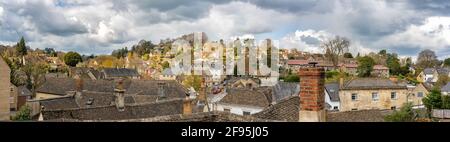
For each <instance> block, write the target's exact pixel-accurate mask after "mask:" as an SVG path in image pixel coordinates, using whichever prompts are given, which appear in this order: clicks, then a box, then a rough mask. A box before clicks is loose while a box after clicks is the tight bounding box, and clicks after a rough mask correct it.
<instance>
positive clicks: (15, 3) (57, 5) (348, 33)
mask: <svg viewBox="0 0 450 142" xmlns="http://www.w3.org/2000/svg"><path fill="white" fill-rule="evenodd" d="M192 32H205V33H206V34H207V36H208V38H209V39H210V40H219V39H225V40H231V39H233V38H236V37H252V38H255V39H256V40H262V39H266V38H271V39H273V40H277V41H279V43H280V45H279V46H280V48H290V49H291V48H296V49H298V50H301V51H308V52H321V49H320V48H319V46H320V43H321V42H322V41H326V40H329V39H330V38H333V37H335V36H342V37H346V38H348V39H350V41H351V47H350V52H352V53H354V54H356V53H358V52H360V53H362V54H364V53H369V52H378V51H379V50H381V49H386V50H387V51H388V52H395V53H397V54H399V55H400V56H411V57H413V58H415V56H417V54H418V53H419V52H420V51H421V50H424V49H431V50H433V51H435V52H436V53H437V55H438V56H439V58H440V59H444V58H448V57H450V1H448V0H276V1H275V0H241V1H240V0H233V1H227V0H196V1H188V0H146V1H142V0H95V1H92V0H0V33H1V34H0V44H14V43H16V42H17V41H18V40H19V38H20V37H21V36H24V38H25V39H26V41H27V44H28V45H29V46H31V47H32V48H40V49H43V48H55V49H56V50H62V51H77V52H80V53H82V54H109V53H111V51H112V50H114V49H118V48H122V47H126V46H128V47H130V46H132V45H134V44H137V43H138V41H139V40H142V39H144V40H151V41H152V42H153V43H159V41H160V39H166V38H176V37H179V36H181V35H183V34H189V33H192Z"/></svg>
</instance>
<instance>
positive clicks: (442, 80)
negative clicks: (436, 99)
mask: <svg viewBox="0 0 450 142" xmlns="http://www.w3.org/2000/svg"><path fill="white" fill-rule="evenodd" d="M449 81H450V78H449V77H448V76H447V75H439V76H438V80H437V82H436V87H439V88H440V87H442V86H445V85H447V83H448V82H449Z"/></svg>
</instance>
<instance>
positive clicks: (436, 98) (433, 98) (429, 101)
mask: <svg viewBox="0 0 450 142" xmlns="http://www.w3.org/2000/svg"><path fill="white" fill-rule="evenodd" d="M422 102H423V104H424V105H425V107H426V108H427V111H428V113H430V112H431V110H432V109H440V108H441V107H442V95H441V90H439V88H437V87H434V88H433V89H432V90H431V92H430V93H429V94H428V95H427V96H426V97H425V98H423V99H422Z"/></svg>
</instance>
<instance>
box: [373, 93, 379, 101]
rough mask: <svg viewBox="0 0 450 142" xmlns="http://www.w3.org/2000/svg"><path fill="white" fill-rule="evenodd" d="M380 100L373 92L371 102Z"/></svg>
mask: <svg viewBox="0 0 450 142" xmlns="http://www.w3.org/2000/svg"><path fill="white" fill-rule="evenodd" d="M379 99H380V97H379V96H378V92H373V93H372V101H378V100H379Z"/></svg>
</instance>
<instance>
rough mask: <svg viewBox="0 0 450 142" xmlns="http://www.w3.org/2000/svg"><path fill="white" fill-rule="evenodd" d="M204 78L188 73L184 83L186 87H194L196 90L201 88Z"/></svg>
mask: <svg viewBox="0 0 450 142" xmlns="http://www.w3.org/2000/svg"><path fill="white" fill-rule="evenodd" d="M201 83H202V78H201V76H199V75H187V76H185V78H184V80H183V82H182V84H183V86H184V87H186V88H190V87H193V88H194V89H195V90H196V91H199V90H200V87H201Z"/></svg>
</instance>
